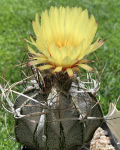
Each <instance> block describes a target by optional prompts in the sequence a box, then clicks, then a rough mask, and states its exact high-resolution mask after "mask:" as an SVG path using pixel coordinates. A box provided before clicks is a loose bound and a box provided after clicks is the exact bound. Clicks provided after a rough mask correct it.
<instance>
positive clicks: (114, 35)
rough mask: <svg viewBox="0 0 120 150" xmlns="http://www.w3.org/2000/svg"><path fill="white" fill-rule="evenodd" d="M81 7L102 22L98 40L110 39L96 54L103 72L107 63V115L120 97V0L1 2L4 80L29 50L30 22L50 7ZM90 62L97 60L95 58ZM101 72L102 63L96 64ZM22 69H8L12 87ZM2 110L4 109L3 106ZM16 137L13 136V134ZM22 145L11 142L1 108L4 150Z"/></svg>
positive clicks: (0, 69) (0, 149) (104, 97)
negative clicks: (26, 50)
mask: <svg viewBox="0 0 120 150" xmlns="http://www.w3.org/2000/svg"><path fill="white" fill-rule="evenodd" d="M51 5H53V6H60V5H63V6H67V5H68V6H70V7H72V6H78V7H82V8H83V9H85V8H87V9H88V11H89V14H90V15H91V14H94V16H95V18H96V20H97V21H98V30H97V33H98V36H100V37H101V38H102V39H104V38H106V37H107V40H106V41H105V44H104V46H102V47H101V48H100V49H99V50H97V51H96V52H95V54H96V55H97V57H98V59H99V61H100V63H101V66H102V68H103V67H104V65H105V64H106V63H107V65H106V68H105V71H104V73H103V77H102V83H101V89H100V91H99V93H100V96H101V104H102V106H103V111H104V113H106V112H107V110H108V106H109V103H110V102H111V101H114V100H116V99H117V97H118V96H119V94H120V93H119V91H120V42H119V40H120V17H119V16H120V9H119V8H120V1H118V0H107V1H104V0H74V1H73V0H66V1H64V0H59V1H58V0H57V1H56V0H44V1H43V0H34V1H33V0H29V1H27V0H26V1H25V0H0V64H1V65H0V76H1V75H2V72H3V70H4V68H8V67H12V66H14V65H16V64H18V62H17V61H18V60H19V61H20V62H21V61H22V59H23V56H24V52H23V51H21V50H20V49H19V47H20V48H23V49H25V47H26V43H25V42H24V40H23V39H24V38H26V39H29V33H33V30H32V26H31V23H30V19H32V20H34V17H35V14H36V12H38V13H39V14H41V12H42V11H43V10H45V9H49V8H50V6H51ZM89 59H92V60H95V57H94V55H93V54H91V55H90V56H89ZM95 65H96V67H97V69H98V70H100V67H99V65H98V63H96V64H95ZM19 74H20V69H19V67H17V68H14V69H12V70H11V69H8V70H7V71H6V72H5V78H6V79H7V80H9V78H10V79H11V81H10V82H11V83H13V82H16V81H18V80H20V75H19ZM0 106H1V105H0ZM7 124H9V128H8V129H9V131H11V133H13V130H14V122H13V119H12V116H11V117H10V116H9V119H7ZM11 135H13V134H11ZM17 147H18V144H15V142H14V141H11V140H9V139H8V134H7V131H6V128H5V111H4V110H3V109H2V108H0V150H10V149H12V150H16V149H17Z"/></svg>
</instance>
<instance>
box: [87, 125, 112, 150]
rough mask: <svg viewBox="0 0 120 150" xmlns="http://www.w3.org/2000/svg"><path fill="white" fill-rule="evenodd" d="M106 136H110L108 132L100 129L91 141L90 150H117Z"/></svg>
mask: <svg viewBox="0 0 120 150" xmlns="http://www.w3.org/2000/svg"><path fill="white" fill-rule="evenodd" d="M106 135H108V133H107V131H104V130H103V129H102V128H100V127H99V128H98V129H97V130H96V132H95V134H94V136H93V139H92V140H91V144H90V150H115V148H114V147H113V146H112V145H111V143H110V139H109V137H107V136H106Z"/></svg>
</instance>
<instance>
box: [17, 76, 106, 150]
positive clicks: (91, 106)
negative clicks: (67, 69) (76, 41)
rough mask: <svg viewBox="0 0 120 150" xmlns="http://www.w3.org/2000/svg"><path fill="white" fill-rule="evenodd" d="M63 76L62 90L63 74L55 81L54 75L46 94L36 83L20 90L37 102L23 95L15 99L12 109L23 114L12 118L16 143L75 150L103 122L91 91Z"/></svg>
mask: <svg viewBox="0 0 120 150" xmlns="http://www.w3.org/2000/svg"><path fill="white" fill-rule="evenodd" d="M62 76H63V74H62ZM67 77H68V83H67V82H66V88H62V90H61V87H60V86H63V85H62V84H63V83H65V82H64V80H66V77H65V79H64V78H61V79H60V80H59V82H58V78H57V77H54V79H57V82H56V84H55V85H54V86H52V88H51V91H50V92H49V93H47V92H42V91H40V90H39V88H38V86H37V87H35V86H34V87H32V88H31V89H29V90H26V91H24V92H23V94H24V95H26V96H28V97H30V98H33V99H35V100H36V101H37V102H35V101H33V100H32V99H29V98H28V97H24V96H23V95H20V96H19V97H18V98H17V99H16V101H15V105H14V108H15V110H18V109H20V114H21V115H23V117H21V118H15V137H16V140H17V142H19V143H21V144H24V145H25V146H26V147H27V148H29V149H39V150H77V149H81V147H82V146H84V144H85V143H87V142H89V141H90V140H91V139H92V137H93V134H94V132H95V130H96V129H97V127H99V126H100V125H101V123H102V122H103V113H102V110H101V107H100V105H99V103H97V99H96V97H95V96H94V95H93V94H92V93H91V92H86V90H85V89H84V90H83V87H81V85H80V80H78V81H79V82H77V83H75V82H73V81H71V79H69V76H67ZM44 79H45V78H44ZM48 80H50V79H48ZM66 81H67V80H66ZM48 83H50V82H48ZM48 86H50V85H49V84H48ZM82 86H83V85H82ZM46 88H47V82H46ZM66 89H67V90H66ZM78 89H79V90H78ZM75 91H79V92H75ZM80 91H81V92H80ZM42 104H44V105H42ZM92 117H93V118H92ZM95 118H99V119H95Z"/></svg>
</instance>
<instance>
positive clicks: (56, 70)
mask: <svg viewBox="0 0 120 150" xmlns="http://www.w3.org/2000/svg"><path fill="white" fill-rule="evenodd" d="M60 71H62V67H56V68H55V70H54V72H60Z"/></svg>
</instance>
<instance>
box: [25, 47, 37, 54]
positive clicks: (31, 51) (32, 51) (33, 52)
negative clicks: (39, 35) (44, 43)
mask: <svg viewBox="0 0 120 150" xmlns="http://www.w3.org/2000/svg"><path fill="white" fill-rule="evenodd" d="M27 46H28V50H29V51H30V53H32V54H34V55H37V53H36V52H35V51H34V50H33V49H32V48H31V47H30V46H29V45H27Z"/></svg>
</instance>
